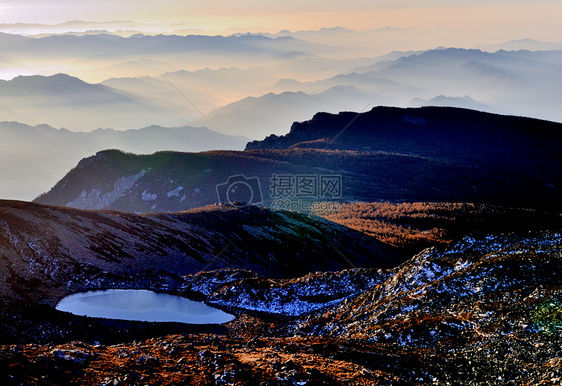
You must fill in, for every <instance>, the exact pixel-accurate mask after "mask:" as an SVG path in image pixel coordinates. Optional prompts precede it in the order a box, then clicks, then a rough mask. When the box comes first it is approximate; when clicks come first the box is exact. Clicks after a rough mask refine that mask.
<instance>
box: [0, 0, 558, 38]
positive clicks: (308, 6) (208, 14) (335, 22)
mask: <svg viewBox="0 0 562 386" xmlns="http://www.w3.org/2000/svg"><path fill="white" fill-rule="evenodd" d="M560 15H562V3H561V2H559V1H548V0H543V1H533V2H531V1H522V0H502V1H495V2H493V3H490V2H486V1H480V0H476V1H471V2H459V1H441V0H431V1H426V2H424V5H423V6H420V5H419V2H417V1H411V0H405V1H400V2H396V1H394V2H392V1H386V0H384V1H363V0H351V1H348V2H345V3H343V2H342V3H335V4H327V3H326V2H323V1H319V0H318V1H317V0H315V1H307V2H299V1H287V2H283V3H279V2H269V1H267V2H259V3H255V2H250V1H241V2H237V3H236V4H234V3H232V2H229V1H223V0H214V1H207V2H200V1H191V2H184V1H177V0H168V1H164V2H152V1H147V0H141V1H118V2H115V1H105V0H101V1H99V0H98V1H81V2H80V3H77V2H70V1H67V0H60V1H54V2H48V3H46V2H43V1H36V0H34V1H29V0H28V1H22V2H5V3H4V4H3V5H2V6H1V7H0V24H2V26H0V31H2V32H13V31H12V30H11V28H10V27H11V26H13V25H14V24H17V23H36V24H47V25H54V24H59V23H65V22H68V21H72V20H84V21H88V22H98V23H99V22H107V21H113V20H124V21H132V22H135V23H138V24H139V25H141V26H142V25H144V27H145V30H146V31H147V32H150V31H154V32H155V31H158V30H159V31H162V32H165V33H166V32H174V31H175V30H186V31H189V30H190V29H192V30H193V31H201V32H202V33H204V32H205V31H208V32H213V33H221V32H224V33H228V32H241V31H251V32H258V31H260V32H278V31H280V30H283V29H288V30H291V31H298V30H317V29H320V28H327V27H336V26H337V27H344V28H348V29H353V30H371V29H379V28H385V27H388V26H390V27H393V28H399V29H406V28H415V29H419V30H421V31H434V34H433V35H430V36H435V35H438V34H441V35H442V36H447V37H448V39H449V40H450V41H458V42H459V43H458V44H461V45H462V44H472V43H473V42H480V43H482V42H484V41H486V42H498V41H502V40H510V39H523V38H532V39H536V40H541V41H557V40H559V37H560V36H562V24H561V23H560V22H559V19H560ZM114 24H115V23H114ZM115 25H117V24H115ZM20 27H21V26H20ZM116 28H117V27H116ZM123 28H126V24H124V25H123ZM94 29H99V26H97V27H96V28H94ZM108 29H109V28H108ZM137 29H139V28H137ZM72 30H73V28H72V25H68V31H72ZM30 31H31V33H33V30H30ZM68 31H67V32H68ZM36 32H37V33H41V31H40V30H37V31H36ZM435 43H440V42H438V41H437V40H436V41H435ZM445 43H449V41H446V42H445Z"/></svg>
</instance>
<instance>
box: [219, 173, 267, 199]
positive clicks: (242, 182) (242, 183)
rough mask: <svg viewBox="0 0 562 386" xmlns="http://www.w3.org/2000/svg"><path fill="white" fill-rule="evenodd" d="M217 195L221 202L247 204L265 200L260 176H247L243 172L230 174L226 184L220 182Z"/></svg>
mask: <svg viewBox="0 0 562 386" xmlns="http://www.w3.org/2000/svg"><path fill="white" fill-rule="evenodd" d="M217 195H218V197H219V202H220V203H221V204H230V205H235V206H246V205H255V204H261V203H262V202H263V195H262V193H261V187H260V180H259V178H258V177H250V178H246V176H245V175H243V174H237V175H235V176H230V177H229V178H228V181H226V182H225V183H224V184H218V185H217Z"/></svg>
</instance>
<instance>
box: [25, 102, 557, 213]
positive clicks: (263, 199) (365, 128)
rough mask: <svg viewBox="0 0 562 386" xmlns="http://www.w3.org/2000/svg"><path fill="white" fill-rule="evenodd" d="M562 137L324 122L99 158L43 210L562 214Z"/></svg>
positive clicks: (351, 117)
mask: <svg viewBox="0 0 562 386" xmlns="http://www.w3.org/2000/svg"><path fill="white" fill-rule="evenodd" d="M561 133H562V131H561V125H560V124H559V123H554V122H548V121H540V120H536V119H530V118H522V117H510V116H501V115H495V114H490V113H482V112H477V111H472V110H465V109H458V108H447V107H426V108H417V109H413V108H412V109H400V108H388V107H378V108H374V109H372V110H371V111H369V112H367V113H362V114H358V113H351V112H347V113H340V114H327V113H319V114H316V115H315V116H314V118H313V119H312V120H310V121H305V122H300V123H295V124H294V125H293V126H292V128H291V131H290V133H289V134H287V135H286V136H281V137H279V136H276V135H272V136H270V137H268V138H266V139H265V140H264V141H255V142H250V143H249V144H248V145H247V148H246V150H245V151H243V152H225V151H223V152H218V151H212V152H204V153H174V152H159V153H155V154H153V155H133V154H125V153H123V152H119V151H116V150H114V151H104V152H99V153H97V154H96V155H95V156H92V157H89V158H86V159H83V160H82V161H81V162H80V163H79V164H78V165H77V167H76V168H74V169H73V170H71V171H70V172H69V173H68V174H67V175H66V176H65V177H64V178H63V179H62V180H61V181H59V183H57V184H56V185H55V186H54V187H53V189H52V190H51V191H49V192H47V193H46V194H44V195H42V196H40V197H38V198H37V200H36V202H39V203H44V204H50V205H67V206H72V207H76V208H82V209H115V210H122V211H129V212H150V211H172V212H173V211H179V210H186V209H190V208H194V207H200V206H204V205H209V204H213V203H217V202H230V203H234V201H239V202H238V203H249V202H252V203H255V204H262V205H272V204H281V205H285V204H287V206H285V207H284V208H285V209H291V208H290V207H291V205H293V204H296V205H297V206H298V205H301V204H302V203H303V202H304V203H309V204H312V203H314V202H317V201H334V202H353V201H361V202H373V201H399V200H406V201H445V202H476V203H488V204H504V205H514V206H522V207H527V208H538V207H541V208H547V209H548V208H550V209H552V210H558V209H557V208H560V203H559V200H558V197H560V194H561V193H562V192H561V189H562V185H561V184H560V181H561V180H562V176H561V175H560V170H562V168H561V162H562V159H561V158H560V153H559V148H560V146H561V139H562V138H561ZM278 175H281V176H283V175H285V176H293V177H295V176H298V175H302V176H313V177H314V178H316V179H317V180H318V181H319V180H320V178H321V176H332V177H333V176H339V177H338V178H339V179H340V180H339V181H338V182H337V184H338V185H339V188H341V190H340V191H338V192H329V191H324V192H323V193H326V194H321V193H322V192H320V191H318V192H316V194H312V196H310V195H309V196H301V197H299V196H297V195H296V193H295V191H294V190H293V192H292V193H291V192H288V195H281V196H279V195H278V194H277V192H276V190H275V186H276V185H275V184H276V182H275V181H276V179H275V176H278ZM236 176H242V177H236ZM231 178H235V180H231ZM240 178H243V179H244V181H243V182H244V183H246V182H245V181H249V184H251V185H248V186H250V187H251V189H250V190H251V192H248V194H247V197H246V196H244V197H242V198H239V199H238V200H234V199H228V197H226V196H225V197H221V193H220V189H221V188H220V187H221V186H222V187H225V188H226V187H228V188H234V187H236V185H237V184H238V183H240V180H239V179H240ZM295 178H296V177H295ZM313 181H314V179H313ZM289 182H290V181H289ZM292 183H293V184H294V181H293V182H292ZM217 187H219V189H218V190H217ZM290 187H291V186H290ZM292 188H293V189H294V188H295V187H294V185H292ZM250 193H253V195H252V194H250ZM313 193H314V192H313ZM334 193H337V194H334ZM224 195H226V193H224ZM250 197H255V198H250ZM258 198H259V199H258ZM252 200H253V201H252Z"/></svg>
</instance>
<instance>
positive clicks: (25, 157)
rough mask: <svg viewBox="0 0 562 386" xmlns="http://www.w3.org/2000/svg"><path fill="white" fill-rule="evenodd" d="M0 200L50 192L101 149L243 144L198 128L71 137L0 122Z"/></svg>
mask: <svg viewBox="0 0 562 386" xmlns="http://www.w3.org/2000/svg"><path fill="white" fill-rule="evenodd" d="M0 137H1V138H2V141H1V142H0V163H1V164H2V165H11V167H5V168H2V169H0V179H1V180H2V181H3V184H2V186H0V197H2V198H10V199H23V200H32V199H34V198H35V197H37V196H38V195H39V194H40V193H42V192H44V191H46V190H47V189H49V188H51V187H52V186H53V184H55V183H56V182H57V181H58V180H59V179H60V178H61V177H62V176H64V175H65V174H66V173H67V172H68V170H70V169H71V168H72V167H74V166H75V165H76V163H77V162H78V161H79V160H80V159H82V158H84V157H87V156H89V155H91V154H95V153H96V152H98V151H101V150H104V149H114V148H119V149H122V150H124V151H127V152H134V153H140V154H146V153H148V154H152V153H154V152H156V151H160V150H174V151H194V152H196V151H205V150H210V149H243V148H244V146H245V144H246V143H247V141H248V139H247V138H244V137H235V136H225V137H223V136H222V135H221V134H219V133H217V132H214V131H211V130H208V129H206V128H203V127H199V128H197V127H190V126H185V127H161V126H149V127H145V128H142V129H134V130H123V131H120V130H112V129H97V130H93V131H90V132H74V131H70V130H66V129H55V128H53V127H51V126H48V125H37V126H29V125H25V124H22V123H18V122H0Z"/></svg>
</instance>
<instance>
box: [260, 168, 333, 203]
mask: <svg viewBox="0 0 562 386" xmlns="http://www.w3.org/2000/svg"><path fill="white" fill-rule="evenodd" d="M269 182H270V185H269V189H270V192H271V194H270V197H271V198H272V199H277V200H278V199H299V198H301V199H304V198H307V199H335V198H341V197H342V176H341V175H340V174H274V175H272V176H271V178H270V179H269Z"/></svg>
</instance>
